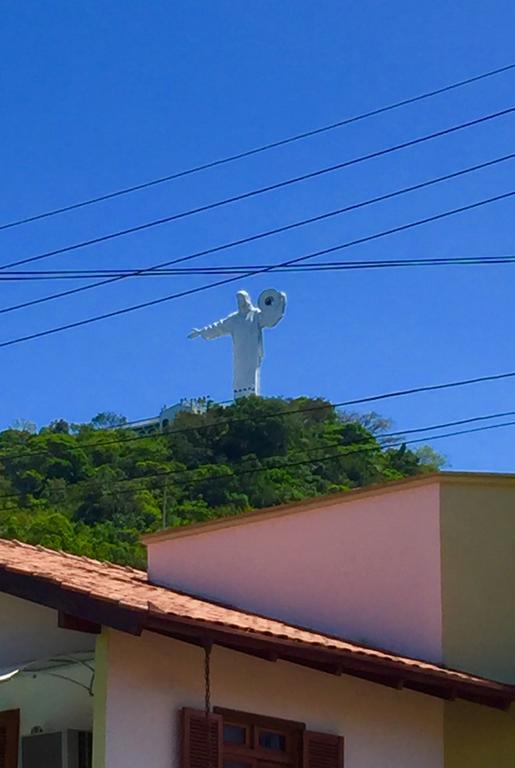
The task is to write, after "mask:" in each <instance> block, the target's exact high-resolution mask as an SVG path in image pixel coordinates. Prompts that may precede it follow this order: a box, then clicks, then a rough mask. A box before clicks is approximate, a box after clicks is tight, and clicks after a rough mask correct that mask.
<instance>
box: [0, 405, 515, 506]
mask: <svg viewBox="0 0 515 768" xmlns="http://www.w3.org/2000/svg"><path fill="white" fill-rule="evenodd" d="M481 418H488V417H477V420H479V419H481ZM473 420H474V419H471V420H470V421H473ZM454 423H455V422H448V424H449V426H452V425H453V424H454ZM456 423H467V420H462V422H456ZM445 426H446V425H445V424H442V425H433V426H427V427H421V428H420V429H411V430H408V432H403V433H399V432H395V433H390V434H384V435H381V436H380V438H379V439H387V438H389V437H393V436H398V435H399V434H401V435H403V434H407V433H410V434H413V433H417V432H423V431H426V432H427V431H430V430H432V429H438V428H444V427H445ZM512 426H515V421H510V422H503V423H500V424H487V425H483V426H480V427H473V428H470V429H463V430H456V431H453V432H446V433H441V434H438V435H431V436H430V437H429V438H428V437H419V438H411V439H409V440H404V439H399V440H397V441H396V442H395V443H387V444H383V445H381V444H380V443H378V442H374V443H373V444H370V443H366V444H355V443H354V444H351V445H345V446H339V451H338V452H337V453H332V454H329V455H323V456H318V457H316V456H315V457H311V458H309V459H300V460H298V461H281V462H280V463H278V464H276V465H274V466H263V467H252V468H248V469H241V470H237V471H231V472H225V473H223V474H222V473H220V474H219V475H209V476H208V477H205V476H204V477H193V478H191V480H189V481H186V483H183V482H182V481H181V485H182V484H183V485H186V484H187V485H192V484H196V483H206V482H212V481H215V480H228V479H233V478H235V477H240V476H243V475H254V474H258V473H260V472H269V471H272V470H275V469H289V468H292V467H299V466H306V465H309V464H318V463H323V462H326V461H333V460H337V459H342V458H345V457H347V456H349V455H354V454H359V453H369V452H373V453H377V452H381V451H389V450H393V449H394V448H402V447H403V446H406V445H415V444H417V443H422V442H425V441H427V440H428V439H429V440H443V439H445V438H450V437H456V436H459V435H466V434H472V433H477V432H485V431H487V430H491V429H500V428H504V427H512ZM334 447H337V446H334ZM321 449H322V447H320V448H318V449H313V450H321ZM268 458H269V459H274V458H276V459H280V458H282V457H278V456H271V457H268ZM201 469H203V465H201V466H198V467H187V468H185V469H179V470H167V471H165V472H155V473H152V474H148V475H144V476H141V477H132V478H118V479H112V480H110V483H111V484H119V483H134V482H146V481H148V480H154V479H160V478H169V477H172V476H176V475H185V474H190V475H191V474H194V473H195V472H198V470H201ZM89 484H91V480H84V481H79V482H77V483H75V484H74V485H73V486H71V488H73V489H76V488H77V487H78V486H79V487H82V486H83V485H85V486H87V485H89ZM134 490H136V491H138V490H144V489H139V488H136V489H134V488H133V487H132V486H131V487H130V488H129V489H126V490H125V491H123V490H122V491H118V490H114V491H113V490H109V491H103V493H108V494H109V495H111V494H113V493H117V494H118V493H128V492H133V491H134ZM27 495H28V494H26V493H20V492H17V493H10V494H2V495H0V500H4V499H6V500H7V499H13V498H26V497H27Z"/></svg>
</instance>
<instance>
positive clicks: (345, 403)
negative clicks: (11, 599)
mask: <svg viewBox="0 0 515 768" xmlns="http://www.w3.org/2000/svg"><path fill="white" fill-rule="evenodd" d="M511 378H515V371H508V372H506V373H497V374H491V375H485V376H478V377H475V378H469V379H458V380H455V381H450V382H444V383H440V384H428V385H422V386H419V387H411V388H408V389H400V390H393V391H390V392H383V393H380V394H377V395H368V396H365V397H360V398H354V399H351V400H342V401H340V402H336V403H329V402H327V403H317V404H316V405H311V406H304V407H301V408H290V409H287V410H284V411H280V412H277V413H267V414H263V415H262V416H260V418H259V419H253V418H250V417H249V416H248V415H246V416H236V417H230V418H227V419H218V420H216V421H212V422H206V423H204V424H196V425H190V426H187V427H180V428H175V429H168V430H167V431H166V432H164V433H162V432H159V433H155V434H154V435H148V434H140V435H128V436H127V437H124V438H123V439H120V437H117V438H115V439H113V440H105V439H104V438H102V439H101V440H94V441H92V442H85V443H79V442H77V443H75V444H73V445H65V446H63V447H65V448H66V450H67V451H69V450H81V451H82V450H88V449H90V448H96V447H101V448H104V447H106V446H110V445H119V446H125V445H126V444H127V443H132V442H134V441H139V440H148V439H150V438H152V437H164V438H167V437H169V436H171V435H175V434H185V433H189V432H203V431H205V430H209V429H215V428H217V427H224V426H231V425H233V424H241V423H248V422H251V423H252V424H258V423H260V422H263V421H268V420H269V419H278V418H285V417H286V416H293V415H299V414H307V413H312V412H314V411H315V412H316V411H321V410H333V409H337V408H346V407H349V406H354V405H364V404H368V403H373V402H378V401H380V400H390V399H395V398H398V397H405V396H408V395H415V394H423V393H426V392H435V391H442V390H446V389H456V388H459V387H463V386H468V385H474V384H483V383H488V382H494V381H502V380H507V379H511ZM216 405H221V404H220V403H218V404H216ZM511 415H515V412H512V411H503V412H500V413H493V414H490V415H488V416H480V417H473V418H470V419H465V420H463V419H462V420H459V421H455V422H450V423H447V424H439V425H436V427H432V428H434V429H440V428H443V427H444V426H457V425H461V424H469V423H471V422H474V421H484V420H487V419H494V418H506V417H507V416H511ZM151 420H152V419H151V418H147V419H137V420H134V421H129V422H125V423H124V424H123V425H121V426H120V427H117V429H119V430H123V429H126V428H127V427H128V426H130V425H135V426H137V425H138V424H141V423H145V422H148V421H151ZM110 429H111V428H109V430H105V431H110ZM415 431H416V432H420V431H423V430H420V429H417V430H415ZM391 434H393V435H398V434H403V435H404V434H407V432H406V430H401V431H399V432H394V433H391ZM51 453H52V450H51V449H50V448H39V449H35V450H25V451H19V452H18V453H14V454H13V453H7V454H3V455H2V454H0V462H2V461H5V460H10V461H13V460H15V459H24V458H30V457H31V456H40V455H45V454H51Z"/></svg>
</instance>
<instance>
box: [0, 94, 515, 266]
mask: <svg viewBox="0 0 515 768" xmlns="http://www.w3.org/2000/svg"><path fill="white" fill-rule="evenodd" d="M514 112H515V106H513V107H508V108H506V109H502V110H500V111H498V112H492V113H490V114H488V115H483V116H482V117H478V118H475V119H474V120H469V121H467V122H465V123H460V124H458V125H453V126H451V127H449V128H444V129H443V130H441V131H436V132H434V133H430V134H426V135H425V136H419V137H417V138H416V139H410V140H409V141H404V142H402V143H400V144H395V145H393V146H390V147H385V148H384V149H379V150H376V151H375V152H370V153H368V154H366V155H360V156H359V157H354V158H351V159H350V160H345V161H343V162H341V163H336V164H335V165H330V166H326V167H324V168H318V169H317V170H315V171H310V172H309V173H304V174H302V175H300V176H295V177H293V178H289V179H285V180H284V181H279V182H276V183H275V184H269V185H267V186H265V187H259V188H257V189H252V190H249V191H248V192H242V193H241V194H239V195H233V196H231V197H226V198H223V199H222V200H216V201H215V202H213V203H207V204H206V205H201V206H199V207H197V208H189V209H188V210H185V211H180V212H179V213H174V214H172V215H170V216H165V217H163V218H160V219H154V220H153V221H147V222H145V223H144V224H138V225H137V226H134V227H128V228H127V229H121V230H117V231H116V232H110V233H109V234H107V235H101V236H99V237H95V238H92V239H91V240H83V241H81V242H79V243H73V244H72V245H66V246H63V247H62V248H56V249H54V250H52V251H46V252H45V253H40V254H38V255H36V256H30V257H27V258H25V259H20V260H18V261H12V262H10V263H8V264H3V265H1V266H0V270H3V269H11V268H12V267H17V266H21V265H22V264H30V263H33V262H35V261H41V260H42V259H48V258H50V257H51V256H57V255H60V254H63V253H70V252H71V251H76V250H79V249H81V248H87V247H89V246H91V245H97V244H99V243H105V242H108V241H110V240H114V239H116V238H119V237H124V236H126V235H132V234H134V233H135V232H143V231H145V230H148V229H151V228H153V227H157V226H161V225H162V224H169V223H170V222H172V221H178V220H179V219H184V218H187V217H189V216H193V215H195V214H197V213H205V212H206V211H211V210H214V209H216V208H220V207H222V206H225V205H229V204H231V203H236V202H241V201H242V200H248V199H250V198H253V197H256V196H258V195H262V194H266V193H268V192H272V191H275V190H277V189H283V188H285V187H289V186H291V185H292V184H298V183H299V182H303V181H307V180H308V179H314V178H318V177H321V176H324V175H325V174H328V173H334V172H335V171H340V170H343V169H344V168H348V167H350V166H352V165H356V164H358V163H363V162H366V161H367V160H372V159H374V158H378V157H384V156H385V155H389V154H391V153H393V152H398V151H399V150H401V149H407V148H408V147H414V146H416V145H418V144H422V143H424V142H426V141H431V140H433V139H437V138H441V137H442V136H449V135H450V134H452V133H456V132H457V131H462V130H464V129H466V128H471V127H472V126H475V125H480V124H482V123H486V122H488V121H490V120H495V119H496V118H499V117H506V116H507V115H511V114H513V113H514Z"/></svg>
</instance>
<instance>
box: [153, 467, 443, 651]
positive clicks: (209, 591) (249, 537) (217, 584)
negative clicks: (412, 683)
mask: <svg viewBox="0 0 515 768" xmlns="http://www.w3.org/2000/svg"><path fill="white" fill-rule="evenodd" d="M148 557H149V566H148V572H149V577H150V579H151V580H152V581H153V582H154V583H157V584H163V585H165V586H169V587H172V588H176V589H180V590H184V591H186V592H190V593H193V594H196V595H202V596H205V597H207V598H212V599H215V600H221V601H224V602H229V603H232V604H233V605H236V606H238V607H240V608H243V609H247V610H250V611H255V612H257V613H262V614H265V615H267V616H273V617H275V618H278V619H281V620H283V621H287V622H290V623H293V624H299V625H302V626H305V627H310V628H314V629H318V630H320V631H322V632H327V633H332V634H337V635H339V636H343V637H346V638H348V639H350V640H354V641H356V642H361V643H364V644H369V645H373V646H376V647H382V648H387V649H390V650H395V651H397V652H399V653H405V654H407V655H411V656H415V657H420V658H424V659H427V660H432V661H436V662H438V661H440V660H441V658H442V618H441V578H440V524H439V483H438V482H437V481H432V482H431V481H430V482H428V483H427V485H420V486H417V487H415V488H407V489H403V488H400V489H398V490H393V489H392V490H391V491H386V492H385V491H384V490H383V491H382V492H381V493H377V494H371V495H367V496H364V497H361V498H356V499H355V500H349V499H347V500H346V501H340V502H336V503H334V502H333V503H330V504H329V505H326V506H323V507H319V508H316V507H314V508H310V509H308V510H305V511H299V512H294V513H290V514H285V515H283V516H277V517H270V518H269V519H264V520H262V521H257V522H247V523H243V524H236V525H233V526H231V527H226V528H221V529H219V530H214V531H209V530H206V531H202V530H200V531H199V532H198V533H195V532H193V534H192V535H187V536H184V537H180V538H176V539H170V540H156V541H154V542H150V543H149V545H148Z"/></svg>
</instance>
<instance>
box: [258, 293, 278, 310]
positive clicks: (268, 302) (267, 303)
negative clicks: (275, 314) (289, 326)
mask: <svg viewBox="0 0 515 768" xmlns="http://www.w3.org/2000/svg"><path fill="white" fill-rule="evenodd" d="M281 302H282V295H281V294H280V293H279V291H276V290H275V288H266V289H265V290H264V291H262V292H261V294H260V296H259V299H258V302H257V303H258V307H259V309H260V310H261V311H262V312H263V311H264V310H266V309H267V308H268V307H271V306H273V305H274V304H279V303H281Z"/></svg>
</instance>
